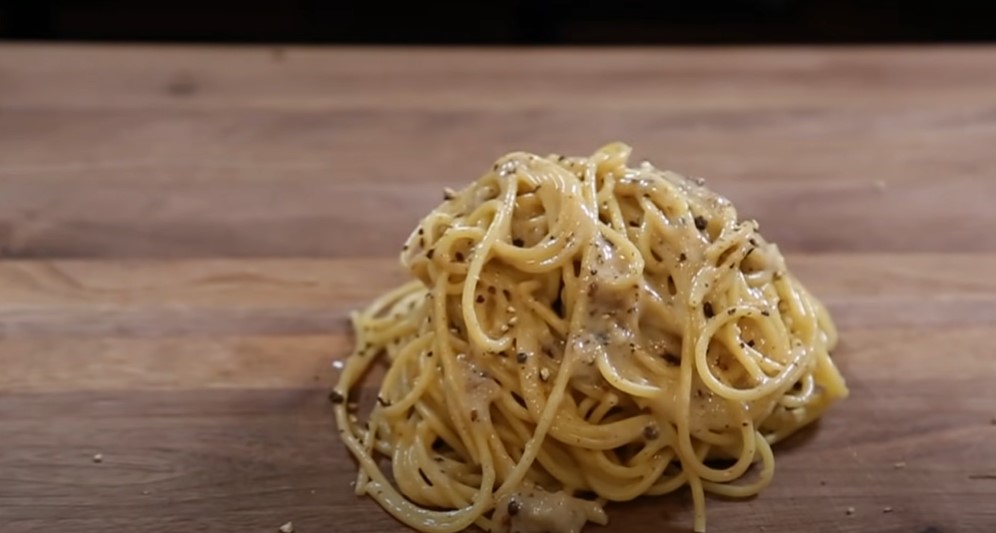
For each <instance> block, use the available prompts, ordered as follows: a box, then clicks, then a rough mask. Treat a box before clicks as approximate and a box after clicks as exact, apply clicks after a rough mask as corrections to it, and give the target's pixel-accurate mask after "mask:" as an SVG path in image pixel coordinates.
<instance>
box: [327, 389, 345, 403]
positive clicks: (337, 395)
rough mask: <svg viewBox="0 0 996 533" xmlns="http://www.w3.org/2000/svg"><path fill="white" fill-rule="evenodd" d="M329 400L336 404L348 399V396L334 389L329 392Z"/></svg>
mask: <svg viewBox="0 0 996 533" xmlns="http://www.w3.org/2000/svg"><path fill="white" fill-rule="evenodd" d="M329 401H330V402H332V403H334V404H340V403H342V402H344V401H346V397H345V396H343V395H342V393H341V392H339V391H337V390H334V391H332V392H330V393H329Z"/></svg>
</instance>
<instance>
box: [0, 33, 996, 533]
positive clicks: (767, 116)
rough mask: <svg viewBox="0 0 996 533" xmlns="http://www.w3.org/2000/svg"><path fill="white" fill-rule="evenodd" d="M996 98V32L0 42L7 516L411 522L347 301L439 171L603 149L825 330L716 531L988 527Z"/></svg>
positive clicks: (634, 526)
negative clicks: (805, 416) (829, 391)
mask: <svg viewBox="0 0 996 533" xmlns="http://www.w3.org/2000/svg"><path fill="white" fill-rule="evenodd" d="M994 94H996V48H991V47H961V48H902V47H899V48H861V47H858V48H837V49H823V48H768V49H741V48H715V49H682V48H675V49H615V50H613V49H571V50H566V49H515V50H503V49H487V50H470V49H455V50H441V49H405V50H401V49H376V48H350V49H335V48H332V49H328V48H306V47H293V48H289V49H284V50H282V51H281V52H279V53H276V52H274V50H273V49H272V48H265V47H238V48H236V47H232V48H207V47H194V48H191V47H140V46H120V47H110V46H72V47H61V46H38V45H17V46H15V45H3V46H0V257H2V259H0V369H2V371H0V524H2V526H0V529H2V531H3V532H4V533H7V532H12V533H27V532H32V533H34V532H46V533H48V532H51V531H66V532H74V533H98V532H99V533H104V532H107V531H112V530H115V529H120V530H124V531H135V532H143V533H144V532H150V533H159V532H164V533H165V532H175V531H205V532H230V531H240V532H241V531H247V532H249V531H259V532H266V531H276V529H277V528H278V527H279V526H280V525H281V524H284V523H285V522H287V521H293V522H294V525H295V529H296V531H298V532H301V533H308V532H315V531H336V532H339V531H341V532H346V533H353V532H356V533H373V532H395V531H396V532H402V531H406V530H405V529H404V528H403V527H401V526H400V525H398V524H397V523H396V522H395V521H393V520H392V519H391V518H390V517H389V516H388V515H387V514H386V513H384V512H383V511H382V510H381V509H379V508H378V507H377V506H376V505H375V504H374V503H372V502H371V501H370V500H369V499H366V498H356V497H355V496H353V495H352V493H351V492H350V487H349V481H350V480H351V479H353V477H354V475H355V466H354V464H353V462H352V461H351V460H350V459H349V457H348V455H347V453H346V451H345V450H344V448H343V447H342V445H341V444H340V443H339V441H338V438H337V436H336V433H335V427H334V424H333V420H332V416H331V412H330V408H329V405H328V402H327V393H328V390H329V389H330V387H331V385H332V383H333V382H334V380H335V379H336V370H335V368H334V367H333V366H332V362H333V361H335V360H336V359H341V358H342V357H344V356H345V354H346V353H347V352H348V350H349V349H350V345H351V342H352V340H351V336H350V333H349V330H348V324H347V320H346V319H347V317H348V313H349V312H350V311H351V310H353V309H356V308H358V307H360V306H362V305H363V304H364V303H366V302H367V301H369V300H370V299H371V298H373V297H374V296H375V295H376V294H378V293H380V292H382V291H383V290H385V289H387V288H388V287H391V286H393V285H395V284H396V283H398V282H400V281H401V280H403V279H404V278H405V276H404V273H403V272H402V271H401V268H400V266H399V265H398V262H397V254H398V247H399V245H400V242H401V240H402V239H403V238H404V237H405V236H406V234H407V233H408V231H410V228H411V227H412V225H413V224H414V223H415V222H416V220H417V219H418V218H419V217H420V216H422V215H423V214H424V213H425V212H427V211H428V210H429V209H431V208H432V207H433V206H434V205H435V204H436V203H437V202H438V201H439V199H440V191H441V189H442V187H444V186H460V185H462V184H464V183H466V182H467V181H469V180H470V179H472V178H474V177H475V176H477V175H478V174H479V173H480V172H481V171H482V170H483V169H485V168H486V167H487V166H488V165H489V163H490V162H491V161H492V160H493V159H494V158H495V157H497V156H498V155H500V154H502V153H504V152H506V151H509V150H514V149H527V150H534V151H538V152H567V153H585V152H589V151H591V150H593V149H594V148H596V147H597V146H598V145H600V144H602V143H605V142H608V141H612V140H616V139H619V140H623V141H626V142H629V143H630V144H632V145H633V146H634V147H635V149H636V155H635V157H636V158H650V159H652V160H653V161H654V162H655V163H656V164H658V165H659V166H665V167H668V168H673V169H675V170H678V171H681V172H684V173H687V174H689V175H693V176H704V177H706V178H707V180H708V183H709V184H710V185H711V186H713V187H714V188H715V189H717V190H719V191H720V192H722V193H724V194H726V195H727V196H729V197H730V198H731V199H732V200H733V201H734V202H735V203H736V205H737V207H738V209H739V211H740V213H741V215H742V216H744V217H750V218H757V219H758V220H759V221H760V222H761V229H762V231H763V232H764V234H765V235H766V236H768V237H769V238H770V239H772V240H774V241H776V242H777V243H778V244H779V245H780V246H781V248H782V249H783V251H787V252H788V262H789V266H790V268H792V270H793V272H795V273H796V274H797V275H798V277H799V278H801V279H802V280H803V281H804V282H805V283H806V285H807V286H808V287H810V288H811V290H812V291H813V292H814V293H815V294H816V295H817V296H818V297H820V298H821V299H822V300H823V301H825V302H826V303H827V305H828V306H829V307H830V309H831V312H832V314H833V316H834V318H835V319H836V321H837V322H838V324H839V325H840V327H841V332H842V335H841V345H840V347H839V348H838V349H837V350H836V351H835V353H834V357H835V359H836V361H837V363H838V364H839V366H840V368H841V370H842V372H843V373H844V375H845V377H846V378H847V380H848V384H849V386H850V388H851V391H852V396H851V398H849V399H848V400H846V401H844V402H842V403H841V404H839V405H838V406H836V407H835V408H834V409H833V410H832V411H831V412H830V413H829V414H828V416H827V417H825V419H823V420H822V421H821V422H820V423H819V424H818V425H817V426H815V427H813V428H811V429H809V430H806V431H804V432H803V433H801V434H800V435H797V436H796V437H794V438H792V439H790V440H789V441H787V442H785V443H783V444H781V445H779V446H778V448H777V449H776V456H777V469H776V476H775V481H774V483H773V485H772V486H771V487H770V488H769V489H767V490H766V491H765V492H764V493H762V494H761V495H760V496H758V497H757V498H753V499H751V500H748V501H727V500H722V499H716V498H714V499H711V500H710V501H709V504H708V510H709V525H710V531H713V532H715V531H737V532H740V531H745V532H759V531H768V532H772V531H786V532H795V531H820V532H822V531H841V532H864V531H883V532H896V533H899V532H903V533H906V532H915V533H940V532H956V531H957V532H963V531H967V532H976V531H977V532H990V531H994V530H996V507H993V505H992V502H993V501H996V447H994V446H993V445H992V443H993V442H994V440H996V388H994V387H993V386H992V385H991V384H992V383H994V382H996V365H994V364H993V360H992V349H991V345H992V342H991V339H992V338H993V337H994V335H996V277H994V276H993V273H994V272H996V232H992V231H990V228H992V227H996V214H994V210H993V209H991V206H990V203H991V200H992V198H994V197H996V179H994V177H996V176H994V175H993V173H994V168H996V167H994V166H993V165H992V147H993V146H996V99H994V98H993V95H994ZM368 392H369V391H368ZM98 453H99V454H101V455H102V461H101V462H99V463H98V462H95V461H94V459H93V458H94V454H98ZM851 507H853V508H854V512H853V514H851V515H849V514H848V513H847V509H848V508H851ZM886 508H889V509H891V511H890V512H886V511H885V509H886ZM690 511H691V502H690V501H689V497H688V495H687V494H686V493H679V494H675V495H672V496H668V497H662V498H652V499H650V498H648V499H641V500H637V501H635V502H630V503H626V504H618V505H613V506H611V507H610V509H609V513H610V517H611V524H610V526H609V527H607V528H597V527H592V528H591V531H592V532H597V531H606V532H610V531H632V532H634V533H636V532H651V531H654V532H661V531H663V532H667V531H675V532H677V531H688V527H689V524H690V523H691V516H690Z"/></svg>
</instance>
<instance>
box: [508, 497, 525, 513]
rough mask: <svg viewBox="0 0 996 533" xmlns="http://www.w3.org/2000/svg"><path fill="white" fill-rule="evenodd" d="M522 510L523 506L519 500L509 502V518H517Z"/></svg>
mask: <svg viewBox="0 0 996 533" xmlns="http://www.w3.org/2000/svg"><path fill="white" fill-rule="evenodd" d="M521 510H522V504H521V503H519V501H518V500H509V502H508V516H515V515H517V514H519V511H521Z"/></svg>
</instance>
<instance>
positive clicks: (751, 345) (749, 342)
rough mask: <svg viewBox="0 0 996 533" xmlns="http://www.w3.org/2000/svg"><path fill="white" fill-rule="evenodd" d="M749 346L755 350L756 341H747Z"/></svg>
mask: <svg viewBox="0 0 996 533" xmlns="http://www.w3.org/2000/svg"><path fill="white" fill-rule="evenodd" d="M747 346H750V347H751V348H753V347H754V339H751V340H749V341H747Z"/></svg>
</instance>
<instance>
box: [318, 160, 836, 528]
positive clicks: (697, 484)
mask: <svg viewBox="0 0 996 533" xmlns="http://www.w3.org/2000/svg"><path fill="white" fill-rule="evenodd" d="M629 154H630V147H629V146H627V145H625V144H621V143H615V144H610V145H608V146H605V147H603V148H602V149H600V150H598V151H597V152H595V153H594V154H593V155H592V156H591V157H588V158H583V157H563V156H549V157H539V156H537V155H533V154H528V153H523V152H515V153H511V154H508V155H506V156H504V157H502V158H501V159H499V160H498V161H497V163H495V165H494V167H493V169H492V170H491V171H490V172H488V173H487V174H485V175H484V176H483V177H481V178H480V179H479V180H478V181H476V182H475V183H473V184H472V185H470V186H469V187H467V188H466V189H464V190H463V191H461V192H459V193H452V192H448V193H447V195H446V196H447V198H446V200H445V201H444V202H443V204H442V205H440V206H439V207H437V208H436V209H435V210H434V211H432V212H431V213H430V214H429V215H428V216H426V217H425V218H424V219H423V220H422V221H421V223H420V224H419V225H418V227H417V228H416V230H415V231H414V232H413V233H412V234H411V236H410V237H409V239H408V241H407V244H406V245H405V247H404V251H403V252H402V257H401V259H402V263H403V264H404V265H405V266H406V267H407V268H408V269H409V270H410V271H411V273H412V274H413V275H414V277H415V278H416V279H415V280H414V281H412V282H409V283H407V284H405V285H403V286H401V287H399V288H398V289H396V290H394V291H392V292H390V293H388V294H386V295H384V296H382V297H380V298H379V299H377V300H376V301H374V302H373V303H372V305H370V306H369V307H368V308H367V309H366V310H364V311H362V312H359V313H355V314H354V315H353V326H354V328H355V332H356V348H355V350H354V351H353V353H352V354H351V355H350V356H349V358H348V359H347V360H346V364H345V366H344V368H343V371H342V375H341V378H340V380H339V383H338V384H337V385H336V388H335V390H334V391H333V394H332V399H333V401H334V402H335V403H336V406H335V415H336V421H337V424H338V426H339V428H340V434H341V436H342V439H343V441H344V443H345V444H346V446H347V448H348V449H349V450H350V452H351V453H352V454H353V455H354V456H355V458H356V459H357V461H358V462H359V475H358V479H357V482H356V493H357V494H368V495H370V496H371V497H373V498H374V499H375V500H377V502H378V503H379V504H380V505H381V506H382V507H383V508H384V509H386V510H387V511H388V512H389V513H391V514H392V515H393V516H394V517H396V518H397V519H398V520H400V521H401V522H404V523H405V524H407V525H409V526H411V527H412V528H415V529H417V530H419V531H424V532H434V533H444V532H453V531H459V530H461V529H464V528H466V527H468V526H471V525H472V524H476V525H477V526H479V527H480V528H482V529H484V530H485V531H495V532H505V531H509V530H510V529H517V530H519V531H523V532H528V531H532V530H537V531H539V530H543V529H549V530H555V531H564V532H576V531H578V530H580V528H581V527H582V526H583V525H584V523H585V522H587V521H592V522H595V523H599V524H604V523H606V522H607V517H606V515H605V513H604V511H603V510H602V506H603V505H604V504H605V503H607V502H609V501H625V500H631V499H633V498H636V497H637V496H641V495H659V494H666V493H669V492H673V491H675V490H678V489H680V488H682V487H684V486H686V485H687V486H689V487H690V489H691V492H692V497H693V503H694V510H695V518H694V529H695V531H704V530H705V493H707V492H708V493H712V494H718V495H723V496H728V497H745V496H750V495H753V494H757V493H758V492H759V491H761V490H762V489H763V488H764V487H765V486H767V485H768V484H769V483H770V482H771V479H772V476H773V474H774V456H773V455H772V450H771V444H773V443H775V442H777V441H779V440H781V439H784V438H785V437H786V436H788V435H790V434H792V433H793V432H794V431H796V430H798V429H799V428H801V427H803V426H805V425H806V424H808V423H810V422H812V421H813V420H815V419H816V418H818V417H819V416H820V415H821V414H822V413H823V412H824V411H825V410H826V409H827V407H829V406H830V404H831V403H833V402H834V401H835V400H837V399H839V398H843V397H845V396H846V395H847V388H846V386H845V384H844V381H843V378H842V377H841V375H840V374H839V373H838V371H837V369H836V367H835V366H834V364H833V362H832V360H831V359H830V350H831V349H832V348H833V347H834V345H835V344H836V342H837V332H836V330H835V328H834V325H833V322H832V321H831V319H830V317H829V315H828V314H827V312H826V310H825V308H824V307H823V305H822V304H821V303H820V302H819V301H817V300H816V299H815V298H813V297H812V296H811V295H810V294H809V293H808V292H807V291H806V289H805V288H804V287H803V286H802V285H801V284H800V283H799V281H798V280H796V279H795V278H794V277H793V276H792V275H791V274H790V273H789V272H788V271H787V270H786V267H785V262H784V259H783V258H782V256H781V254H780V252H779V251H778V248H777V247H776V246H775V245H774V244H771V243H768V242H766V241H765V240H764V239H763V238H762V237H761V235H760V234H759V233H758V232H757V230H758V225H757V223H756V222H754V221H738V220H737V213H736V210H735V209H734V207H733V206H732V205H731V204H730V202H729V201H728V200H726V199H725V198H723V197H721V196H718V195H716V194H715V193H713V192H711V191H710V190H708V189H706V188H705V187H704V186H702V184H701V183H700V182H696V181H692V180H689V179H687V178H685V177H683V176H680V175H678V174H676V173H674V172H670V171H661V170H658V169H656V168H654V167H653V166H652V165H650V164H649V163H646V162H644V163H642V164H641V165H640V166H638V167H636V168H629V167H627V166H626V163H627V159H628V158H629ZM383 358H386V361H387V362H388V368H387V371H386V375H385V376H384V378H383V381H382V383H381V385H380V388H379V393H378V397H377V405H375V406H374V407H373V408H372V412H371V413H370V415H369V420H368V421H367V422H364V423H361V422H360V421H359V420H358V419H357V417H356V415H355V414H353V413H352V412H351V409H350V407H351V406H352V399H351V398H349V397H348V396H349V395H350V394H351V393H353V392H355V389H357V387H358V386H359V384H360V383H361V381H362V378H363V377H364V376H365V375H366V373H367V371H368V370H369V369H370V367H371V366H372V365H373V364H374V363H375V362H376V361H378V360H383ZM346 400H350V402H347V401H346ZM379 457H386V458H390V460H391V471H390V476H389V475H388V474H387V473H385V472H383V471H382V470H381V469H380V468H379V466H378V463H377V461H378V458H379ZM758 462H759V463H760V468H759V469H754V470H751V472H750V473H749V472H748V470H749V469H750V467H751V465H752V464H754V463H758ZM755 471H756V474H755V473H754V472H755ZM748 478H750V479H749V480H748ZM530 528H533V529H530Z"/></svg>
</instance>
